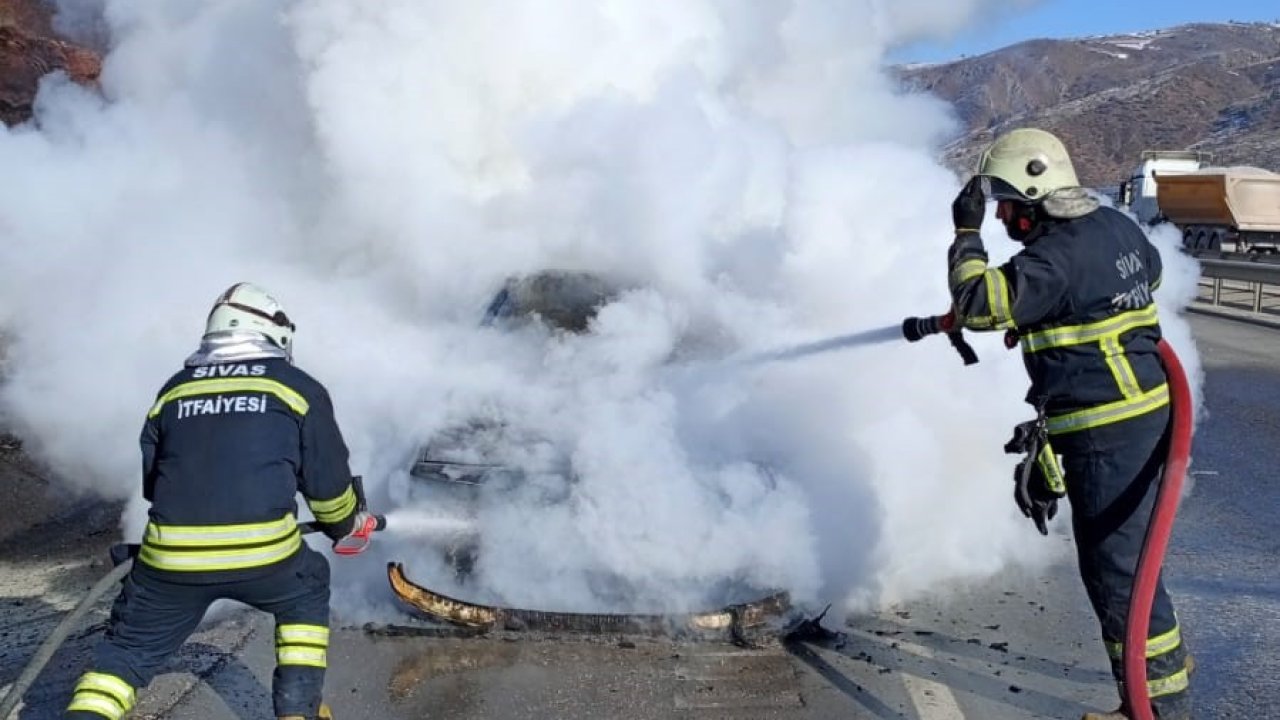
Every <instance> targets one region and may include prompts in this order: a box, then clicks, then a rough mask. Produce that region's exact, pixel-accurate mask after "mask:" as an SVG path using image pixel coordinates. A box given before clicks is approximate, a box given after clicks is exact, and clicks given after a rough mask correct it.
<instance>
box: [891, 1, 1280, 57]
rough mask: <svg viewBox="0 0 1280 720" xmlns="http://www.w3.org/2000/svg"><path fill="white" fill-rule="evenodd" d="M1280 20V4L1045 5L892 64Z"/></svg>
mask: <svg viewBox="0 0 1280 720" xmlns="http://www.w3.org/2000/svg"><path fill="white" fill-rule="evenodd" d="M1228 20H1236V21H1240V22H1251V21H1255V20H1262V21H1268V22H1273V21H1280V2H1275V1H1274V0H1130V1H1129V2H1124V1H1123V0H1122V1H1121V2H1110V1H1107V2H1104V1H1102V0H1075V1H1074V2H1072V1H1071V0H1042V1H1041V2H1039V3H1036V4H1035V5H1034V6H1032V7H1031V8H1030V9H1026V10H1022V11H1014V10H1006V11H1004V12H1001V13H987V14H986V15H984V16H983V17H981V18H979V19H978V20H977V22H976V24H975V25H974V26H972V27H970V28H968V29H966V30H964V31H962V32H961V33H960V34H959V35H958V36H957V37H955V38H954V39H952V41H950V42H932V43H917V44H914V45H911V46H908V47H903V48H899V49H897V50H896V51H894V52H893V53H892V54H891V56H890V58H889V59H890V61H892V62H939V61H945V60H954V59H956V58H959V57H960V56H961V55H980V54H982V53H984V52H988V51H990V50H995V49H997V48H1001V47H1004V46H1005V45H1012V44H1014V43H1017V42H1021V41H1023V40H1030V39H1032V38H1041V37H1053V38H1064V37H1080V36H1084V35H1109V34H1112V33H1123V32H1134V31H1137V30H1154V29H1157V28H1163V27H1169V26H1171V25H1181V24H1183V23H1189V22H1226V21H1228Z"/></svg>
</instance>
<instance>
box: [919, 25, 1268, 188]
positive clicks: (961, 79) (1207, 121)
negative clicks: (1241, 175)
mask: <svg viewBox="0 0 1280 720" xmlns="http://www.w3.org/2000/svg"><path fill="white" fill-rule="evenodd" d="M895 71H896V72H897V73H898V74H899V75H900V76H901V77H902V79H903V80H904V81H905V82H906V83H907V84H908V85H909V86H910V87H913V88H916V89H923V90H927V91H929V92H932V93H934V94H936V95H938V96H940V97H942V98H944V99H946V100H948V101H950V102H952V103H953V104H954V105H955V108H956V113H957V115H958V116H959V119H960V121H961V123H962V125H963V127H964V132H963V134H962V135H961V136H960V137H958V138H956V139H955V140H954V141H953V142H952V143H951V144H950V145H948V146H947V148H946V151H945V152H946V161H947V162H948V164H950V165H952V166H954V167H956V168H957V169H958V170H959V169H968V168H972V167H973V163H974V161H975V158H976V156H977V154H978V152H980V150H981V148H982V147H983V146H984V145H985V144H986V143H987V142H989V141H990V140H991V138H992V136H993V135H994V134H997V133H1000V132H1002V131H1004V130H1006V129H1009V128H1013V127H1019V126H1023V125H1032V126H1039V127H1043V128H1045V129H1047V130H1051V131H1053V132H1055V133H1058V134H1060V136H1061V137H1063V139H1064V140H1065V141H1066V142H1067V144H1068V146H1069V147H1070V148H1071V150H1072V152H1073V154H1074V156H1075V158H1076V167H1077V170H1078V171H1079V173H1080V175H1081V180H1082V182H1084V183H1085V184H1087V185H1093V186H1098V187H1104V186H1109V185H1114V184H1116V183H1117V182H1118V181H1119V180H1120V179H1121V178H1122V177H1123V176H1124V175H1126V174H1127V173H1128V172H1129V171H1130V170H1131V169H1132V167H1133V166H1134V165H1135V164H1136V160H1137V158H1138V156H1139V154H1140V153H1141V152H1142V151H1143V150H1148V149H1152V150H1154V149H1159V150H1181V149H1195V150H1205V151H1209V152H1212V153H1213V154H1214V161H1215V162H1217V163H1220V164H1244V165H1258V166H1261V167H1266V168H1269V169H1273V170H1277V171H1280V22H1277V23H1226V24H1196V25H1183V26H1180V27H1175V28H1170V29H1167V30H1158V31H1152V32H1144V33H1136V34H1132V35H1115V36H1109V37H1093V38H1082V39H1073V40H1031V41H1028V42H1023V43H1019V44H1017V45H1012V46H1009V47H1007V48H1004V49H1001V50H996V51H994V52H990V53H987V54H985V55H980V56H976V57H969V58H964V59H962V60H958V61H956V62H951V63H945V64H938V65H923V66H921V65H916V66H901V67H897V68H895Z"/></svg>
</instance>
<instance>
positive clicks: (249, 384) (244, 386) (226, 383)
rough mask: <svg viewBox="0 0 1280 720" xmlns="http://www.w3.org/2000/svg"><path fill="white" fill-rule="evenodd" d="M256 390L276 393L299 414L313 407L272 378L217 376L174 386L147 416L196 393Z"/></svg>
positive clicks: (157, 401) (209, 393)
mask: <svg viewBox="0 0 1280 720" xmlns="http://www.w3.org/2000/svg"><path fill="white" fill-rule="evenodd" d="M243 392H256V393H267V394H270V395H275V396H276V397H277V398H279V400H280V401H281V402H283V403H284V404H285V405H288V406H289V408H290V409H292V410H293V411H294V412H296V413H298V414H299V415H306V414H307V411H308V410H310V409H311V405H310V403H308V402H307V399H306V398H304V397H302V395H300V394H299V393H298V392H297V391H296V390H294V389H292V388H290V387H289V386H288V385H285V384H284V383H282V382H277V381H275V380H270V379H268V378H215V379H212V380H192V381H191V382H185V383H182V384H181V385H178V386H176V387H174V388H173V389H172V390H170V391H169V392H167V393H165V394H164V395H161V396H160V398H159V399H157V400H156V403H155V405H152V406H151V412H149V413H147V417H155V416H157V415H159V414H160V411H161V410H163V409H164V406H165V405H166V404H167V403H169V402H171V401H173V400H179V399H181V398H185V397H193V396H195V395H216V394H220V393H243Z"/></svg>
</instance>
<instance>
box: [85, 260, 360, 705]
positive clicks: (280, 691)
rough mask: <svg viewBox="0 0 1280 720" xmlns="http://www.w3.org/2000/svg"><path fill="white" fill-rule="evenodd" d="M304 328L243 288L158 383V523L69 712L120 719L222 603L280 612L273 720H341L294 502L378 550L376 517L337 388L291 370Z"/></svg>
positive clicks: (151, 448)
mask: <svg viewBox="0 0 1280 720" xmlns="http://www.w3.org/2000/svg"><path fill="white" fill-rule="evenodd" d="M293 332H294V325H293V323H292V322H290V320H289V317H288V316H287V315H286V314H285V313H284V310H283V309H281V307H280V305H279V303H277V302H276V301H275V299H273V298H272V297H271V296H270V295H268V294H267V293H266V292H264V291H263V290H262V289H260V288H258V287H255V286H254V285H250V284H248V283H237V284H236V285H233V286H231V287H230V288H229V289H227V291H226V292H224V293H223V294H222V295H221V296H219V297H218V299H217V301H216V302H215V303H214V305H213V308H212V310H211V311H210V313H209V316H208V319H207V322H206V327H205V334H204V337H203V338H202V340H201V343H200V347H199V349H198V350H197V351H196V352H195V353H194V354H192V355H191V356H190V357H188V358H187V360H186V363H185V367H183V369H182V370H181V371H179V372H178V373H177V374H176V375H174V376H173V377H172V378H171V379H170V380H169V381H168V382H167V383H165V384H164V387H163V388H161V390H160V392H159V394H158V396H157V398H156V400H155V403H154V404H153V405H152V406H151V408H150V411H149V412H148V413H147V418H146V422H145V423H144V425H143V429H142V438H141V444H142V493H143V496H144V497H145V498H146V499H147V500H148V501H149V502H150V503H151V508H150V512H149V521H148V523H147V526H146V530H145V531H144V535H143V539H142V543H141V546H140V549H139V552H138V555H137V559H136V561H135V562H134V565H133V567H132V569H131V570H130V573H129V575H128V576H127V577H126V579H125V582H124V587H123V589H122V591H121V593H120V595H119V597H118V598H117V599H116V601H115V604H114V605H113V607H112V610H111V619H110V624H109V626H108V630H107V633H106V636H105V637H104V639H103V640H102V642H101V643H100V644H99V645H98V647H97V648H96V650H95V653H94V661H93V665H92V669H91V670H90V671H89V672H86V673H85V674H84V675H83V676H82V677H81V678H80V680H79V682H78V683H77V684H76V686H75V691H74V695H73V696H72V698H71V703H70V705H69V706H68V708H67V714H66V717H67V718H76V719H77V720H90V719H92V720H103V718H107V719H108V720H119V719H120V718H122V717H123V716H124V715H125V714H126V713H128V712H129V710H130V708H132V707H133V705H134V701H135V694H136V692H137V691H138V690H139V689H140V688H143V687H145V686H146V685H147V684H148V683H149V682H150V681H151V679H152V677H154V675H155V674H156V672H157V671H158V670H159V669H160V667H161V665H162V663H164V661H165V660H166V659H167V658H168V657H169V656H170V655H172V654H173V653H174V652H175V651H177V649H178V648H179V646H181V645H182V643H183V642H184V641H185V640H186V639H187V637H188V636H190V634H191V633H192V631H194V630H195V629H196V626H197V625H198V624H199V623H200V620H201V618H203V616H204V613H205V610H206V609H207V608H208V607H209V605H210V603H212V602H213V601H215V600H218V599H221V598H229V599H232V600H238V601H240V602H242V603H245V604H247V605H250V606H252V607H254V608H257V609H259V610H262V611H264V612H268V613H271V614H272V615H273V616H274V617H275V645H276V668H275V673H274V675H273V677H272V685H273V688H272V700H273V703H274V706H275V714H276V715H277V716H278V717H280V718H290V719H291V720H312V719H313V718H328V717H330V715H329V712H328V709H327V708H325V707H323V706H322V705H321V690H322V686H323V684H324V674H325V658H326V648H327V647H328V644H329V564H328V561H327V560H326V559H325V558H324V556H323V555H321V554H319V553H317V552H315V551H313V550H311V549H310V548H309V547H307V545H306V544H305V543H303V541H302V537H301V534H300V531H299V528H298V523H297V521H296V519H295V512H296V503H295V496H296V494H297V493H298V492H299V491H301V493H302V495H303V497H304V498H305V499H306V502H307V504H308V506H309V507H310V510H311V513H312V514H313V515H314V516H315V519H316V521H317V524H318V526H319V528H320V529H321V530H322V531H323V532H324V533H325V534H326V535H327V536H328V537H329V538H330V539H332V540H333V541H334V545H335V548H337V549H338V550H339V551H340V552H343V554H355V553H356V552H359V551H360V550H362V549H363V548H364V547H365V546H366V545H367V540H368V533H369V532H370V531H371V529H372V527H373V525H374V522H373V518H372V516H369V515H368V514H367V513H365V512H363V510H362V509H360V507H359V504H358V502H357V498H356V493H355V488H354V487H353V484H352V481H351V472H350V469H349V467H348V464H347V448H346V445H345V443H344V442H343V439H342V434H341V432H340V431H339V430H338V425H337V423H336V421H335V419H334V413H333V406H332V404H331V403H330V400H329V394H328V393H327V392H326V390H325V389H324V387H323V386H322V385H321V384H320V383H318V382H317V381H316V380H314V379H313V378H312V377H311V376H310V375H308V374H307V373H305V372H303V371H302V370H300V369H298V368H297V367H295V366H294V365H293V354H292V348H293Z"/></svg>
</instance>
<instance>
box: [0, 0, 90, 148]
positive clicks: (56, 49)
mask: <svg viewBox="0 0 1280 720" xmlns="http://www.w3.org/2000/svg"><path fill="white" fill-rule="evenodd" d="M52 17H53V8H52V5H51V4H50V3H48V2H45V1H44V0H0V121H2V122H4V123H6V124H9V125H13V124H15V123H19V122H22V121H24V120H26V119H28V118H30V117H31V102H32V100H34V99H35V94H36V86H37V83H38V82H39V80H40V78H41V77H43V76H44V75H46V74H48V73H50V72H53V71H55V70H62V71H65V72H66V73H67V74H68V75H70V76H71V77H72V78H73V79H75V80H76V81H78V82H83V83H90V84H92V83H94V82H95V81H96V80H97V78H98V73H99V72H100V71H101V69H102V58H101V57H100V56H99V55H98V53H97V52H94V51H93V50H90V49H88V48H85V47H81V46H79V45H76V44H74V43H71V42H68V41H67V40H65V39H63V38H60V37H57V34H56V33H55V31H54V27H53V22H52Z"/></svg>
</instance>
